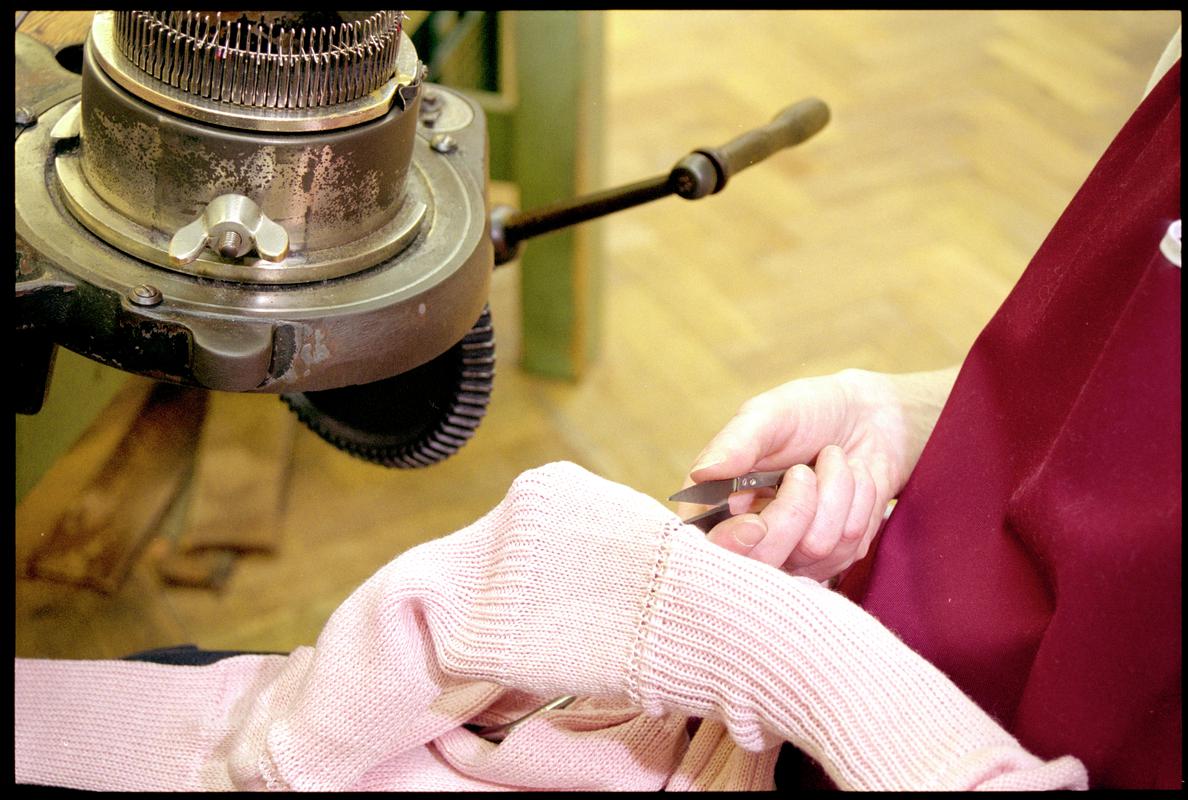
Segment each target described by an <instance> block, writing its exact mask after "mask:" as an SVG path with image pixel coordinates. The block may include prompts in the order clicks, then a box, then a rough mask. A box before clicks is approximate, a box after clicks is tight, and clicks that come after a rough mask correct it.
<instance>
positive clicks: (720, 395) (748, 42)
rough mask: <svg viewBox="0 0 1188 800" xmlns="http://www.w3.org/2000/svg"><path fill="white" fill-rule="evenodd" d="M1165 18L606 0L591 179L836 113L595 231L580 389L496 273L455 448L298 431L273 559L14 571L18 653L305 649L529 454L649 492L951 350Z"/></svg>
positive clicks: (1054, 198)
mask: <svg viewBox="0 0 1188 800" xmlns="http://www.w3.org/2000/svg"><path fill="white" fill-rule="evenodd" d="M1178 24H1179V13H1178V12H1166V11H1070V12H1063V11H1044V12H1039V11H994V12H971V11H952V12H929V11H913V12H899V11H849V12H826V11H809V12H781V11H746V12H708V11H696V12H688V11H686V12H674V11H612V12H608V13H607V20H606V33H607V36H606V54H605V63H606V66H605V69H606V72H605V78H606V90H607V91H606V102H605V105H604V107H603V108H602V109H601V110H600V116H601V119H602V121H603V123H604V124H605V125H606V132H605V136H606V147H607V149H606V154H605V158H604V165H605V175H604V177H605V183H606V185H612V184H618V183H624V182H629V181H633V180H637V179H640V178H643V177H647V176H650V175H653V174H656V173H658V172H662V171H664V170H667V169H668V168H669V167H670V166H671V165H672V163H673V162H674V161H675V160H676V158H677V157H679V156H680V155H682V154H684V153H685V152H687V151H689V150H690V149H693V148H694V147H698V146H703V145H716V144H720V143H722V142H724V141H725V140H727V139H729V138H730V137H732V136H734V135H735V134H737V133H740V132H742V131H743V130H745V129H746V128H748V127H753V126H755V125H757V124H760V123H762V122H765V121H767V120H768V119H769V118H770V117H771V116H773V115H774V114H775V112H776V111H777V110H778V109H780V108H781V107H783V106H784V105H787V104H788V103H791V102H793V101H795V100H798V99H800V98H802V97H805V96H809V95H815V96H817V97H820V98H822V99H824V100H825V101H826V102H828V103H829V105H830V106H831V108H832V111H833V120H832V122H831V123H830V125H829V126H828V127H827V128H826V130H825V131H824V132H822V133H821V134H820V135H819V136H818V137H816V138H815V139H814V140H812V141H810V142H808V143H807V144H805V145H803V146H801V147H800V148H798V149H795V150H792V151H788V152H785V153H782V154H779V155H777V156H775V157H773V158H772V159H771V160H770V161H769V162H767V163H765V164H763V165H762V166H758V167H755V168H753V169H752V170H750V171H747V172H744V173H742V174H741V175H739V176H737V177H736V178H734V179H733V181H732V182H731V185H730V186H729V187H728V188H727V189H726V190H725V191H724V192H723V193H721V194H720V195H717V196H714V197H711V198H707V199H705V200H701V201H697V202H695V203H688V202H686V201H683V200H679V199H676V198H670V199H667V200H664V201H661V202H658V203H655V204H653V205H651V206H648V207H643V208H639V209H636V210H633V211H630V212H626V213H623V214H621V215H619V216H617V217H614V218H612V219H608V220H607V221H605V223H603V234H604V236H605V242H606V245H605V248H606V263H605V266H604V273H603V278H602V279H603V283H604V291H605V296H604V297H605V300H604V306H605V312H604V313H605V316H604V322H603V331H602V339H601V354H600V357H599V359H598V361H597V362H596V364H595V365H594V366H593V367H592V369H591V370H590V371H589V373H588V374H587V375H586V376H585V378H584V379H583V380H582V381H581V382H580V383H578V384H566V383H558V382H553V381H548V380H544V379H539V378H534V377H531V376H528V375H525V374H523V373H522V372H521V371H519V370H518V369H517V367H516V358H517V347H518V331H517V330H516V320H517V319H518V310H517V303H518V297H517V291H516V279H517V276H516V273H515V269H514V267H512V268H509V269H504V270H500V271H498V272H497V273H496V275H495V285H494V289H493V295H492V308H493V311H494V314H495V319H496V330H497V332H498V337H499V347H500V358H501V366H500V374H499V376H498V378H497V380H496V388H495V396H494V401H493V406H492V409H491V412H490V414H489V415H488V417H487V419H486V421H485V422H484V423H483V426H482V428H481V429H480V431H479V434H478V436H477V437H476V438H475V440H474V441H473V442H471V443H470V444H469V445H467V447H466V448H465V449H464V450H463V451H462V453H461V454H460V455H459V456H457V457H455V458H453V459H451V460H449V461H447V462H445V463H444V464H442V465H440V466H437V467H434V468H432V469H429V470H423V471H415V472H388V471H384V470H382V469H380V468H376V467H372V466H369V465H367V464H364V463H362V462H358V461H355V460H353V459H351V458H350V457H348V456H346V455H343V454H341V453H338V452H336V451H334V450H332V449H331V448H329V447H327V446H325V445H324V444H322V443H321V441H320V440H318V439H317V438H315V437H314V436H313V435H312V434H309V433H307V432H305V431H302V432H301V433H300V434H299V436H298V439H297V442H296V444H295V447H294V454H293V464H292V469H291V473H290V479H289V480H290V483H289V489H288V503H287V507H286V514H285V523H284V532H283V543H282V546H281V550H280V554H279V555H278V556H276V557H272V558H267V557H255V558H251V557H249V558H245V559H243V560H242V562H241V563H240V564H239V565H238V566H237V568H236V572H235V574H234V576H233V578H232V579H231V582H230V584H229V586H228V587H227V589H226V591H225V592H223V593H222V594H221V595H216V594H213V593H210V592H205V591H197V590H185V589H165V588H162V586H161V585H160V583H159V582H158V581H157V579H156V576H155V573H154V572H153V571H152V570H151V569H150V568H148V567H147V566H142V567H138V568H137V570H136V571H135V572H134V573H133V576H132V578H131V579H130V580H129V582H128V583H127V584H126V585H125V587H124V588H123V590H122V591H121V592H120V593H119V594H118V595H116V596H115V597H113V598H101V597H98V596H95V595H92V594H90V593H87V592H81V591H76V590H69V589H64V588H62V587H53V586H48V587H47V586H44V585H38V586H35V585H32V583H31V582H29V581H18V588H17V608H16V622H17V637H16V642H17V653H18V654H19V655H25V656H57V657H92V658H93V657H115V656H119V655H122V654H125V653H127V652H130V651H132V650H136V649H140V648H145V647H152V646H159V645H166V644H174V643H179V642H194V643H197V644H199V645H201V646H204V647H208V648H239V649H264V650H287V649H290V648H292V647H294V646H296V645H299V644H311V643H313V641H314V639H315V637H316V635H317V632H318V630H319V629H320V628H321V626H322V624H323V623H324V622H325V620H326V618H327V616H328V615H329V614H330V613H331V612H332V611H333V609H334V608H335V607H336V606H337V605H338V604H339V603H340V602H341V601H342V600H343V599H344V598H345V597H346V596H347V594H349V593H350V591H351V590H352V589H353V588H354V587H355V586H357V585H358V584H359V583H360V582H361V581H363V580H364V579H366V578H367V577H368V576H369V575H370V574H371V573H372V572H374V571H375V570H376V569H377V568H378V567H380V566H381V565H382V564H384V563H385V562H387V561H388V560H389V559H391V558H392V557H394V556H395V555H397V554H398V553H399V552H401V551H402V550H404V549H406V548H407V547H409V546H411V545H413V544H415V543H417V542H419V541H423V540H425V539H428V538H432V537H436V536H439V535H442V534H445V533H447V532H449V531H451V530H454V529H456V528H458V527H460V526H462V525H465V524H466V523H468V522H469V521H471V520H473V519H475V518H477V517H478V516H479V515H481V514H482V513H483V512H485V511H486V510H487V509H489V508H490V507H491V506H492V505H494V504H495V503H496V502H498V500H499V499H500V497H502V495H503V492H504V491H505V489H506V487H507V486H508V484H509V483H510V481H511V480H512V478H513V477H514V476H515V475H516V474H518V473H519V472H520V471H522V470H524V469H527V468H529V467H532V466H535V465H538V464H541V463H544V462H547V461H551V460H556V459H570V460H574V461H576V462H578V463H581V464H583V465H585V466H587V467H589V468H590V469H593V470H595V471H597V472H600V473H601V474H603V475H605V476H607V477H609V478H612V479H615V480H619V481H623V482H625V483H628V484H630V485H632V486H634V487H636V488H638V489H639V490H641V491H643V492H645V493H647V494H650V495H652V496H654V497H657V498H661V499H662V498H663V497H665V496H667V495H668V494H669V493H670V492H671V491H673V490H674V489H675V488H677V487H679V485H680V482H681V480H682V478H683V475H684V471H685V469H686V468H687V466H688V464H689V463H690V462H691V460H692V459H693V457H694V456H695V455H696V453H697V452H698V450H699V449H700V447H701V446H702V445H703V444H704V443H705V441H706V440H707V439H708V437H709V436H710V435H711V434H713V433H714V432H715V431H716V430H717V429H718V427H719V426H720V425H721V424H722V423H723V422H725V420H726V419H727V418H728V416H729V415H730V414H731V413H732V412H733V410H734V409H735V408H736V407H737V405H738V404H739V403H740V402H742V401H743V400H745V399H746V398H747V397H749V396H751V395H753V394H755V393H757V392H759V391H761V390H763V389H765V388H768V387H770V386H772V385H775V384H776V383H778V382H781V381H784V380H788V379H791V378H794V377H800V376H808V375H815V374H821V373H826V372H831V371H834V370H837V369H841V368H844V367H848V366H858V367H864V368H868V369H877V370H888V371H908V370H917V369H926V368H931V367H940V366H943V365H947V364H950V363H953V362H956V361H958V360H960V359H961V358H962V356H963V355H964V353H965V352H966V351H967V349H968V348H969V346H970V344H971V343H972V341H973V339H974V337H975V336H976V334H977V333H978V331H979V330H980V328H981V326H982V325H983V324H984V323H985V321H986V320H987V319H988V318H989V317H990V315H991V314H992V313H993V312H994V310H995V308H996V307H997V306H998V304H999V303H1000V302H1001V301H1002V299H1003V298H1004V296H1005V295H1006V293H1007V292H1008V291H1009V289H1010V288H1011V286H1012V284H1013V282H1014V281H1015V279H1016V278H1017V277H1018V275H1019V274H1020V273H1021V272H1022V270H1023V268H1024V267H1025V266H1026V264H1027V261H1028V259H1029V257H1030V255H1031V254H1032V253H1033V252H1034V251H1035V249H1036V248H1037V246H1038V245H1039V244H1040V242H1041V241H1042V240H1043V237H1044V235H1045V234H1046V232H1047V231H1048V230H1049V228H1050V227H1051V225H1052V224H1053V222H1054V221H1055V220H1056V219H1057V217H1058V216H1059V214H1060V213H1061V211H1062V209H1063V208H1064V206H1065V205H1066V204H1067V203H1068V201H1069V200H1070V198H1071V197H1072V195H1073V193H1074V192H1075V191H1076V189H1077V187H1078V186H1079V185H1080V183H1081V181H1082V180H1083V179H1084V177H1085V176H1086V175H1087V174H1088V172H1089V170H1090V169H1091V168H1092V166H1093V164H1094V163H1095V161H1096V160H1097V158H1098V157H1099V156H1100V154H1101V153H1102V152H1103V151H1104V149H1105V148H1106V146H1107V145H1108V144H1109V142H1110V140H1111V138H1112V137H1113V135H1114V134H1115V133H1116V131H1117V130H1118V129H1119V127H1120V126H1121V125H1122V123H1123V122H1124V121H1125V120H1126V118H1127V117H1128V115H1129V114H1130V112H1131V111H1132V109H1133V108H1134V106H1135V105H1136V104H1137V102H1138V101H1139V99H1140V97H1141V94H1142V91H1143V88H1144V85H1145V83H1146V80H1147V76H1148V74H1149V72H1150V70H1151V68H1152V67H1153V66H1154V64H1155V62H1156V60H1157V58H1158V56H1159V54H1160V52H1161V51H1162V49H1163V46H1164V44H1165V43H1166V41H1167V40H1168V38H1169V37H1170V36H1171V34H1172V33H1173V32H1174V30H1175V29H1176V26H1177V25H1178ZM529 246H530V245H529ZM259 400H260V402H262V403H276V400H275V398H272V397H260V398H259ZM276 405H277V411H276V413H287V412H285V411H284V409H283V408H281V407H280V404H279V403H276ZM231 513H232V512H231V511H230V510H229V519H230V518H231V516H230V515H231Z"/></svg>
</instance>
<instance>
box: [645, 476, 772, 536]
mask: <svg viewBox="0 0 1188 800" xmlns="http://www.w3.org/2000/svg"><path fill="white" fill-rule="evenodd" d="M785 472H787V470H783V469H781V470H777V471H775V472H748V473H747V474H746V475H740V476H738V477H737V478H723V479H722V480H717V481H705V482H704V483H695V484H693V485H692V486H687V487H685V488H684V489H681V490H680V491H679V492H677V493H676V494H674V495H673V496H672V497H669V498H668V499H669V500H675V501H677V502H680V503H701V504H704V505H712V506H713V508H711V509H709V510H708V511H703V512H701V513H700V514H697V515H695V516H692V517H689V518H688V519H687V520H685V523H686V524H688V525H693V526H695V527H697V528H699V529H701V530H703V531H706V532H707V533H708V532H709V530H710V528H712V527H714V526H715V525H717V524H718V523H719V522H721V521H722V520H724V519H728V518H730V517H731V516H733V514H731V513H730V495H732V494H733V493H735V492H741V491H743V490H745V489H762V488H765V487H772V488H776V487H778V486H779V485H780V482H781V481H782V480H783V479H784V473H785Z"/></svg>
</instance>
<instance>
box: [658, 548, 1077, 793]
mask: <svg viewBox="0 0 1188 800" xmlns="http://www.w3.org/2000/svg"><path fill="white" fill-rule="evenodd" d="M654 597H655V600H654V606H653V609H652V613H651V614H650V615H649V616H648V618H647V619H646V621H645V630H644V631H643V646H642V658H641V661H640V665H641V669H640V671H639V674H638V680H639V683H638V686H637V687H636V691H637V692H638V694H639V696H640V698H641V700H642V702H643V704H644V706H645V708H647V709H648V710H649V711H650V712H652V713H661V712H664V711H673V710H679V711H682V712H684V713H687V714H695V715H701V716H711V717H715V718H719V719H722V720H723V721H724V722H725V723H726V725H727V727H728V729H729V730H730V732H731V735H732V736H733V737H734V738H735V740H736V741H738V742H739V744H740V745H741V746H743V747H745V748H748V749H752V750H757V749H762V748H764V747H768V746H770V745H772V744H774V743H775V742H776V741H778V739H787V740H789V741H792V742H794V743H795V744H797V745H798V746H799V747H801V748H802V749H803V750H805V752H807V753H808V754H809V755H811V756H812V757H813V758H815V759H817V760H818V761H819V762H820V763H821V764H822V765H823V766H824V767H825V769H826V771H827V772H828V773H829V774H830V777H832V778H833V779H834V780H835V781H836V782H837V783H838V785H839V786H841V787H842V788H846V789H867V790H892V789H915V790H920V789H967V788H975V787H977V786H979V785H980V784H982V783H984V782H987V781H991V780H993V779H995V778H997V777H998V776H1002V775H1004V774H1013V773H1022V772H1029V771H1036V779H1037V781H1038V782H1039V783H1044V782H1046V781H1048V782H1050V781H1053V780H1056V781H1058V783H1057V784H1056V785H1055V786H1053V785H1048V787H1047V788H1059V787H1061V786H1067V787H1068V788H1083V787H1084V784H1085V781H1086V779H1085V773H1084V768H1083V767H1081V765H1080V763H1079V762H1077V761H1075V759H1068V760H1066V761H1065V763H1064V765H1063V768H1055V769H1054V768H1052V766H1051V765H1045V764H1044V762H1042V761H1041V760H1039V759H1038V758H1035V757H1034V756H1032V755H1030V754H1029V753H1027V752H1026V751H1025V750H1024V749H1023V748H1022V747H1021V746H1020V745H1019V744H1018V742H1017V741H1016V740H1015V739H1014V738H1012V737H1011V736H1010V735H1009V734H1008V733H1007V732H1006V731H1004V730H1003V729H1002V728H1001V727H1000V726H998V725H997V724H996V723H995V722H994V721H993V720H992V719H991V718H990V717H989V716H988V715H986V714H985V712H983V711H982V710H981V709H979V708H978V707H977V706H976V705H975V704H974V703H973V701H972V700H970V699H969V698H968V697H967V696H965V695H964V694H963V693H962V692H961V691H960V690H959V689H958V688H957V687H956V686H954V685H953V683H952V682H951V681H949V680H948V679H947V678H946V677H945V676H944V675H943V674H941V672H940V671H939V670H937V669H936V668H935V667H933V666H932V665H931V664H929V663H928V662H927V661H925V660H924V659H923V658H921V657H920V656H919V655H917V654H916V653H915V652H913V651H912V650H911V649H909V648H908V647H907V646H906V645H905V644H903V643H902V642H901V641H900V640H899V639H897V638H896V637H895V636H894V635H893V634H892V633H891V632H890V631H889V630H887V629H886V628H885V627H884V626H883V625H881V624H880V623H879V622H878V621H877V620H875V619H874V618H873V617H871V616H870V615H869V614H867V613H866V612H865V611H863V610H862V609H860V608H859V607H858V606H856V605H854V604H853V603H851V602H850V601H849V600H847V599H846V598H844V597H842V596H841V595H838V594H835V593H833V592H830V591H829V590H827V589H825V588H823V587H822V586H820V585H819V584H817V583H815V582H813V581H811V580H809V579H806V578H792V577H789V576H787V575H786V574H784V573H782V572H780V571H779V570H777V569H775V568H773V567H769V566H767V565H764V564H761V563H758V562H755V561H751V560H748V559H745V558H742V557H739V556H736V555H734V554H732V553H728V552H726V551H724V550H722V549H721V548H718V547H715V546H714V545H711V544H709V543H708V542H707V541H706V540H705V539H704V538H703V536H702V535H701V533H700V532H699V531H697V530H695V529H693V528H690V527H688V526H684V527H682V528H681V529H680V530H679V531H677V532H676V534H675V536H674V541H673V543H672V547H671V548H670V549H669V554H668V557H667V560H666V564H665V568H664V570H663V574H662V575H661V576H660V578H659V580H658V582H657V585H656V587H655V590H654ZM777 737H778V738H777ZM1053 763H1057V762H1053ZM1024 782H1025V781H1024Z"/></svg>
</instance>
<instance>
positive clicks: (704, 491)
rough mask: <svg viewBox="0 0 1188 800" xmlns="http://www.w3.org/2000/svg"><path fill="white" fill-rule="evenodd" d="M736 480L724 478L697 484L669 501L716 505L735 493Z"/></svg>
mask: <svg viewBox="0 0 1188 800" xmlns="http://www.w3.org/2000/svg"><path fill="white" fill-rule="evenodd" d="M735 480H736V479H735V478H723V479H722V480H718V481H705V482H704V483H695V484H693V485H692V486H686V487H685V488H684V489H681V490H680V491H679V492H677V493H676V494H674V495H673V496H672V497H670V498H668V499H669V500H675V501H676V502H678V503H703V504H705V505H716V504H717V503H721V502H722V501H723V500H725V499H726V498H727V497H729V496H730V493H731V492H733V491H734V482H735Z"/></svg>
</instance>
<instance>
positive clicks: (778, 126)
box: [678, 97, 829, 200]
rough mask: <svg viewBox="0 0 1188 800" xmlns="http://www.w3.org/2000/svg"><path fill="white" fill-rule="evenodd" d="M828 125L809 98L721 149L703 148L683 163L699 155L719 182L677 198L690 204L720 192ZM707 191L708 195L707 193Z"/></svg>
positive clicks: (825, 111)
mask: <svg viewBox="0 0 1188 800" xmlns="http://www.w3.org/2000/svg"><path fill="white" fill-rule="evenodd" d="M828 122H829V106H827V105H825V103H823V102H822V101H820V100H818V99H817V98H815V97H810V98H808V99H805V100H801V101H800V102H798V103H793V104H792V105H790V106H788V107H787V108H785V109H784V110H783V111H781V112H780V113H779V114H776V115H775V117H774V118H773V119H772V121H771V122H769V123H767V124H766V125H764V126H763V127H761V128H755V129H754V130H751V131H747V132H746V133H743V134H740V135H738V136H736V137H735V138H733V139H731V140H730V141H729V142H727V143H726V144H724V145H722V146H721V147H703V148H701V149H700V150H695V151H694V152H693V153H691V154H690V155H689V156H687V157H686V159H685V162H683V163H686V162H687V161H689V160H692V159H695V158H696V156H697V155H698V154H700V155H703V156H705V157H706V158H708V159H709V160H710V161H711V162H712V163H713V166H714V169H715V171H716V172H717V178H718V179H717V181H716V183H715V184H714V185H713V186H712V187H702V188H701V190H700V191H690V192H689V193H685V192H678V194H681V196H682V197H685V198H687V199H690V200H692V199H695V198H697V197H703V196H705V195H706V194H713V193H715V192H720V191H722V189H723V187H725V186H726V181H728V180H730V178H731V177H733V176H734V175H736V174H738V173H739V172H742V171H743V170H744V169H746V168H747V167H749V166H752V165H754V164H758V163H759V162H760V161H762V160H763V159H765V158H767V157H768V156H770V155H772V154H774V153H778V152H779V151H780V150H783V149H784V148H785V147H792V146H794V145H798V144H800V143H801V142H804V141H807V140H808V139H810V138H812V137H813V136H814V135H816V133H817V132H818V131H820V130H821V129H822V128H824V127H825V125H826V124H827V123H828ZM678 166H679V165H678ZM707 188H708V189H709V191H706V189H707Z"/></svg>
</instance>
